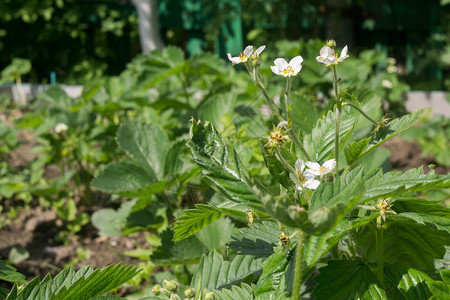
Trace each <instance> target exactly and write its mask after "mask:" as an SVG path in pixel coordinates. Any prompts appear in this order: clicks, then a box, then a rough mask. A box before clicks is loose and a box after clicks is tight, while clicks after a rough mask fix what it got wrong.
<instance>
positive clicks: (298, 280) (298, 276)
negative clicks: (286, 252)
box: [291, 229, 306, 300]
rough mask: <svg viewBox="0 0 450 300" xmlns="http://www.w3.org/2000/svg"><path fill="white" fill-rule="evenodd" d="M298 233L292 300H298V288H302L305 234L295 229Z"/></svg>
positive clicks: (299, 297)
mask: <svg viewBox="0 0 450 300" xmlns="http://www.w3.org/2000/svg"><path fill="white" fill-rule="evenodd" d="M297 233H298V244H297V253H296V257H295V273H294V288H293V291H292V298H291V299H292V300H300V299H301V296H300V287H301V286H302V261H303V250H304V249H305V247H304V246H305V245H304V244H305V240H306V233H304V232H303V231H302V230H300V229H297Z"/></svg>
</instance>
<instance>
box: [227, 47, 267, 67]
mask: <svg viewBox="0 0 450 300" xmlns="http://www.w3.org/2000/svg"><path fill="white" fill-rule="evenodd" d="M265 48H266V46H265V45H263V46H261V47H259V48H258V49H256V51H255V52H253V46H252V45H250V46H247V47H245V49H244V51H243V52H241V53H240V54H239V56H235V57H232V56H231V54H230V53H228V59H229V60H230V61H231V62H232V63H233V65H237V64H239V63H241V62H244V63H245V62H247V60H248V59H249V58H250V56H251V55H252V54H254V55H256V56H257V57H259V55H260V54H261V52H263V50H264V49H265Z"/></svg>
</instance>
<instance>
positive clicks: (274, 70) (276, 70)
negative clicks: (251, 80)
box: [270, 66, 283, 75]
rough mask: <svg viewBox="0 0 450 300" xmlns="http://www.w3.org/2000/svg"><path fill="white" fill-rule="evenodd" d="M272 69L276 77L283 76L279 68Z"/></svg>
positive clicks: (272, 67)
mask: <svg viewBox="0 0 450 300" xmlns="http://www.w3.org/2000/svg"><path fill="white" fill-rule="evenodd" d="M270 69H271V70H272V72H273V73H274V74H275V75H283V72H282V71H280V69H279V68H278V67H277V66H270Z"/></svg>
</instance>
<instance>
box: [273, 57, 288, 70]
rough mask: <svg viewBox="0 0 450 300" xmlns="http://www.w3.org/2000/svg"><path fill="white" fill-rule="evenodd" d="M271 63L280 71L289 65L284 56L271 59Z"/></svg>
mask: <svg viewBox="0 0 450 300" xmlns="http://www.w3.org/2000/svg"><path fill="white" fill-rule="evenodd" d="M273 63H274V64H275V66H277V67H278V69H279V70H280V71H283V70H284V69H286V68H287V67H288V66H289V64H288V63H287V61H286V60H285V59H284V58H277V59H275V60H274V61H273Z"/></svg>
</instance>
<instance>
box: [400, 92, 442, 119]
mask: <svg viewBox="0 0 450 300" xmlns="http://www.w3.org/2000/svg"><path fill="white" fill-rule="evenodd" d="M447 99H450V93H446V92H442V91H432V92H422V91H411V92H407V93H406V94H405V108H406V111H408V112H415V111H418V110H419V109H421V108H431V109H432V110H433V116H445V117H446V118H450V100H447Z"/></svg>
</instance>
